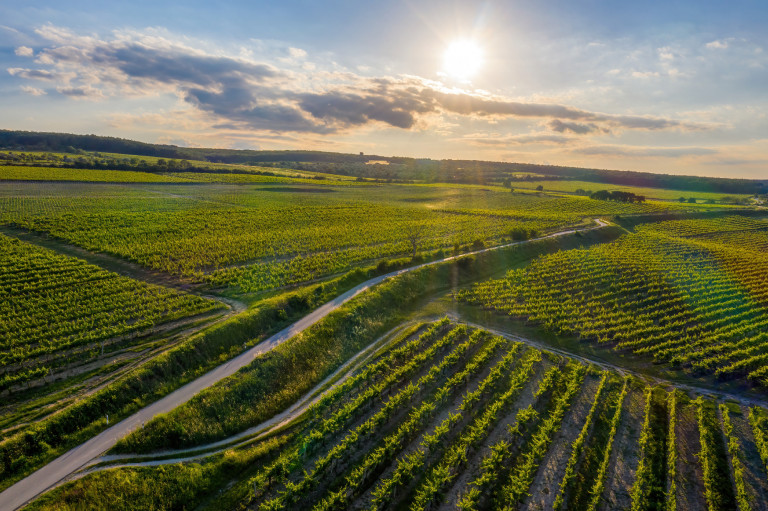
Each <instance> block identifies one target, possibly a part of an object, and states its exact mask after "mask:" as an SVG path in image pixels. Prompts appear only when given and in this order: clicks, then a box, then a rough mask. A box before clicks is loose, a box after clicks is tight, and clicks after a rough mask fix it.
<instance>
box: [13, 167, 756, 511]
mask: <svg viewBox="0 0 768 511" xmlns="http://www.w3.org/2000/svg"><path fill="white" fill-rule="evenodd" d="M150 159H151V158H150ZM151 160H152V161H151V162H150V161H149V160H147V162H146V164H144V163H142V162H141V161H140V162H139V164H137V165H134V164H133V163H132V164H131V165H129V167H131V168H133V167H135V168H136V170H111V171H110V170H99V169H83V168H79V169H78V168H69V167H67V168H64V167H60V168H54V167H50V168H49V167H25V166H22V165H16V166H8V167H2V168H0V229H1V231H0V249H2V250H0V343H2V348H1V349H0V357H2V358H1V360H2V364H0V367H2V373H1V374H0V392H2V393H3V395H4V396H6V397H7V402H6V403H4V404H3V406H2V407H1V408H0V414H1V415H0V432H1V434H2V435H3V436H2V437H1V438H0V488H8V487H9V486H11V485H12V484H13V483H14V482H16V481H19V480H20V479H22V478H23V477H25V476H27V475H29V474H31V473H33V472H34V470H36V469H38V468H40V467H41V466H43V465H45V464H46V463H48V462H51V460H54V459H56V458H57V457H58V456H60V455H62V454H64V453H66V452H67V451H68V450H69V449H71V448H72V447H76V446H78V445H80V444H81V443H82V442H84V441H86V440H88V439H90V438H94V436H95V435H97V434H98V433H99V432H101V431H104V430H105V429H106V428H108V427H110V426H111V425H112V422H111V421H118V422H119V421H122V419H124V418H126V417H130V416H132V415H131V414H134V413H137V412H140V411H143V410H146V407H147V406H148V405H150V404H151V403H153V402H155V401H157V400H159V399H161V398H162V399H165V398H166V397H169V396H170V395H171V393H172V392H173V391H174V390H175V389H178V388H179V387H181V386H182V385H184V384H185V383H187V382H190V381H192V380H195V379H196V378H198V377H200V376H201V375H204V374H207V372H208V371H211V370H212V369H216V368H217V367H219V368H220V367H222V364H223V363H224V362H226V361H228V360H230V359H232V358H233V357H236V356H237V355H239V354H241V353H243V352H244V351H246V350H250V349H251V348H258V347H259V346H260V343H261V342H262V341H263V340H265V339H267V337H268V336H271V335H273V334H274V333H276V332H278V331H279V330H280V329H282V328H284V327H286V326H289V325H290V324H291V323H292V322H294V321H298V320H300V319H302V318H303V317H304V316H305V315H307V314H309V313H310V312H312V311H313V310H315V309H317V308H318V307H319V306H320V305H322V304H323V303H326V302H327V301H329V300H332V299H334V298H336V297H337V296H338V295H339V294H341V293H343V292H344V291H346V290H348V289H350V288H351V287H353V286H356V285H358V284H360V283H362V282H363V281H365V280H366V279H369V278H371V277H375V276H377V275H383V274H385V273H388V272H390V271H392V270H395V269H401V268H407V267H409V266H414V265H416V264H418V263H420V262H425V261H435V262H436V263H437V261H438V260H440V259H442V258H444V257H448V256H452V255H458V256H461V255H462V254H464V253H466V252H477V251H482V249H484V248H488V247H497V246H500V245H507V244H510V245H511V246H509V247H506V248H504V249H502V250H497V251H491V252H485V253H480V252H478V253H476V254H473V255H472V256H466V257H462V258H460V259H458V260H455V261H448V262H443V263H439V264H435V265H434V266H430V267H426V268H424V269H420V270H415V271H412V272H407V273H405V274H403V275H401V276H399V277H395V278H390V279H386V280H385V281H384V282H383V283H381V284H378V285H377V286H375V287H374V288H372V289H370V290H368V291H367V292H365V293H364V294H363V295H362V296H361V297H359V298H355V299H354V300H353V301H352V302H350V303H349V304H348V305H343V306H340V309H339V310H336V311H335V312H333V313H332V314H331V315H330V316H328V317H327V318H326V319H323V320H320V322H319V324H317V325H312V326H311V327H305V330H303V331H302V332H301V333H300V334H298V335H295V336H293V337H290V338H286V339H285V341H286V342H285V343H284V344H279V345H275V346H273V347H271V348H269V351H268V352H265V353H263V354H261V355H258V356H257V357H256V359H254V360H253V361H249V362H248V363H247V364H246V365H245V367H242V369H241V370H240V371H238V372H234V374H229V375H228V376H227V377H226V378H223V379H221V380H220V381H216V382H214V383H211V384H210V385H208V386H207V387H205V388H203V389H201V390H198V391H197V393H196V394H195V395H194V396H193V397H191V398H188V399H189V400H188V401H182V402H179V403H177V404H174V405H173V407H171V408H168V409H166V410H165V411H164V412H163V413H162V414H160V415H155V416H149V417H147V418H146V419H142V422H141V427H140V428H139V429H135V430H132V431H126V432H124V433H122V434H121V435H122V436H119V437H115V440H114V441H115V442H116V443H115V444H113V445H112V447H111V448H110V449H111V450H110V451H109V452H110V456H111V457H113V458H114V461H113V460H111V458H104V460H105V461H102V464H103V466H101V465H98V466H97V467H95V468H90V469H88V470H86V472H84V473H80V474H77V475H76V476H75V480H73V481H71V482H68V483H66V484H63V485H62V486H60V487H57V488H55V489H54V490H52V491H51V492H49V493H48V494H47V495H45V496H44V497H43V498H42V499H39V500H38V501H36V502H34V503H33V504H31V506H30V509H182V508H183V509H188V508H195V507H199V508H201V509H296V508H304V507H309V508H312V509H405V508H408V509H414V510H415V509H440V508H442V509H456V508H459V509H530V510H535V509H600V510H603V509H619V508H621V509H661V508H664V509H669V510H674V509H685V510H691V509H704V508H708V509H739V510H740V511H741V510H747V509H765V506H764V505H763V504H764V503H765V502H768V499H766V498H765V496H768V475H767V474H768V469H767V468H766V467H767V466H768V412H766V410H765V409H764V408H763V407H764V405H765V402H764V401H762V399H761V397H760V396H762V394H761V392H763V389H764V388H765V387H767V386H768V356H767V355H765V352H766V351H768V344H766V343H767V342H768V337H766V327H768V310H766V308H767V307H768V277H766V275H768V221H767V220H766V219H764V218H761V217H759V216H755V214H754V213H752V214H749V213H744V211H743V210H744V208H736V207H733V206H728V205H720V204H716V205H712V204H701V203H700V204H692V203H687V202H686V203H680V202H676V201H655V200H648V201H647V202H644V203H636V204H631V203H630V204H628V203H619V202H611V201H603V200H594V199H590V198H588V197H583V196H576V195H563V194H558V193H556V192H554V193H547V192H548V190H547V188H546V187H545V191H544V192H542V193H540V192H535V191H527V190H525V191H521V190H518V189H515V190H514V191H512V192H510V191H509V189H507V188H504V187H500V186H492V185H486V186H484V185H473V184H451V185H448V184H440V183H417V184H408V183H383V182H376V181H374V180H355V179H354V178H349V177H346V176H345V177H338V179H337V178H336V177H334V176H332V175H327V176H326V175H322V176H321V175H317V174H315V173H304V174H302V173H298V172H297V173H295V174H291V171H289V170H279V171H278V172H276V173H275V175H271V174H269V173H267V172H271V171H267V170H255V171H253V173H243V172H242V170H241V171H240V172H233V173H221V170H222V169H221V168H218V167H216V166H215V165H214V164H206V165H208V166H207V167H206V170H205V171H202V170H200V169H198V170H197V171H194V167H189V168H192V169H193V170H188V171H184V170H182V169H181V168H182V167H183V165H182V164H181V163H174V164H173V165H168V164H166V167H168V168H169V169H170V167H173V166H176V167H179V168H174V169H173V170H169V171H157V170H151V169H152V167H151V165H155V166H157V165H159V163H158V162H159V161H160V159H151ZM69 161H71V160H69ZM115 161H117V160H115ZM97 163H98V162H97ZM187 164H188V163H187ZM141 165H143V166H144V167H148V168H150V170H151V171H142V170H140V166H141ZM233 167H234V166H233ZM208 170H210V172H208ZM313 174H314V177H313ZM513 186H514V185H513ZM667 192H670V193H677V192H671V191H667ZM597 220H599V221H597ZM612 221H615V222H616V224H620V225H624V226H630V227H628V228H629V229H630V230H629V231H627V230H626V229H625V228H624V227H620V226H619V225H616V224H613V223H612ZM574 231H575V232H574ZM548 234H554V236H552V237H546V238H544V239H540V240H536V238H541V237H545V236H547V235H548ZM521 242H522V243H521ZM510 268H514V269H511V270H509V269H510ZM508 270H509V271H508ZM505 271H508V273H506V276H505V277H503V278H499V276H502V275H504V272H505ZM492 276H493V277H494V278H493V280H485V279H488V278H490V277H492ZM454 299H458V300H459V301H462V302H466V303H465V304H462V305H461V307H462V310H465V309H473V310H477V309H474V308H473V307H469V306H468V305H467V303H468V304H475V305H480V306H482V307H484V308H486V309H492V310H495V311H497V312H499V313H500V314H503V315H505V316H509V317H511V318H512V319H513V320H515V321H518V320H519V321H520V322H524V323H525V324H526V325H527V327H529V328H532V329H534V330H535V331H538V330H541V333H542V334H543V333H544V331H546V332H548V334H547V335H555V336H561V337H563V338H568V339H570V340H572V341H574V342H573V344H571V346H572V348H569V349H570V351H568V350H566V351H560V352H558V353H551V352H548V351H546V349H545V348H544V347H542V346H543V344H527V341H526V339H517V338H514V337H503V336H501V335H500V334H498V333H491V332H489V331H486V330H483V329H482V327H481V326H469V325H466V324H463V323H457V322H452V321H449V320H447V319H443V320H440V321H436V322H435V321H434V318H435V317H439V316H438V314H440V315H442V314H443V311H445V310H446V309H445V307H447V306H446V305H445V304H446V303H447V302H449V301H450V302H451V303H452V304H454V305H455V302H453V300H454ZM424 303H429V304H431V305H430V306H432V307H435V311H438V310H439V312H431V313H430V314H429V315H424V316H419V317H429V318H430V319H429V322H428V323H419V324H418V326H416V323H415V321H416V320H413V314H416V315H417V316H418V314H420V313H419V312H418V310H417V309H416V308H417V307H422V306H423V305H424ZM441 304H442V305H441ZM225 309H228V310H226V311H225ZM430 310H431V309H430ZM451 310H453V309H451ZM403 322H406V323H403ZM412 322H413V323H412ZM404 324H405V325H410V326H408V327H407V328H406V327H402V328H401V326H402V325H404ZM397 325H401V326H397ZM390 329H392V330H391V331H397V332H399V333H398V334H396V335H392V336H389V335H390V334H385V333H386V332H387V331H390ZM270 339H271V338H270ZM382 339H383V340H384V341H385V342H383V344H382V343H381V340H382ZM270 342H272V341H269V342H267V343H264V344H269V343H270ZM281 343H282V341H281ZM582 344H583V345H585V346H589V348H590V349H589V350H586V349H585V350H584V352H583V353H581V352H580V350H579V348H578V346H579V345H582ZM574 345H575V347H573V346H574ZM374 348H375V349H374ZM369 350H373V351H370V352H369ZM600 350H603V352H604V353H609V351H608V350H611V351H610V352H612V353H616V352H618V353H622V354H625V355H632V356H633V357H634V360H636V361H638V360H639V361H645V362H644V363H645V364H646V366H648V367H650V365H651V362H653V363H655V364H656V365H655V366H654V367H656V368H657V369H658V370H657V371H654V372H653V374H654V375H658V374H659V372H662V373H663V377H665V378H668V379H669V381H664V380H658V379H656V380H654V379H652V378H651V379H648V378H647V375H644V373H643V371H642V370H640V371H639V372H637V373H633V372H628V371H627V370H626V369H625V368H622V367H619V366H614V365H610V364H604V363H595V362H591V361H590V360H591V359H590V358H589V357H591V356H592V355H593V354H595V353H597V354H598V355H599V354H600V353H601V351H600ZM580 355H586V356H587V358H582V357H581V356H580ZM347 365H349V367H347ZM636 367H642V363H640V365H638V363H635V364H634V365H633V366H632V368H633V370H635V368H636ZM664 371H666V372H664ZM678 376H680V378H683V380H684V381H685V382H687V383H692V384H693V386H691V385H689V386H687V387H686V386H677V384H676V383H675V382H674V381H672V379H673V378H676V377H678ZM702 381H703V382H705V383H706V384H707V385H705V386H704V387H696V386H695V385H696V384H698V383H700V382H702ZM721 382H728V384H729V387H728V388H729V391H734V392H736V394H718V393H717V392H715V393H713V394H712V393H708V392H707V389H713V388H716V385H717V384H718V383H721ZM747 388H748V390H749V392H748V394H749V396H750V398H749V399H746V398H745V399H743V400H741V399H740V398H739V392H740V390H739V389H747ZM733 389H736V390H733ZM294 409H295V410H298V411H291V412H290V413H291V415H289V416H288V417H289V418H288V419H279V418H280V417H281V416H282V415H283V414H286V413H288V410H294ZM278 420H282V421H283V422H279V423H278V425H277V426H270V428H271V429H268V430H266V431H268V432H267V434H266V435H265V436H255V435H256V433H251V431H252V430H254V428H256V429H258V428H259V427H262V425H263V424H272V422H271V421H278ZM201 452H203V454H200V453H201ZM188 456H192V458H193V459H192V460H190V461H188V462H182V463H179V462H178V459H184V458H186V457H188ZM158 457H159V458H163V457H167V458H168V460H162V459H157V458H158ZM64 458H66V456H65V457H64ZM144 460H147V461H146V462H145V461H144ZM96 461H98V459H97V460H96ZM124 464H127V466H123V465H124ZM134 464H135V465H136V466H131V465H134ZM155 464H159V466H157V467H155V466H154V465H155ZM103 469H106V470H103ZM89 471H92V472H93V473H90V472H89Z"/></svg>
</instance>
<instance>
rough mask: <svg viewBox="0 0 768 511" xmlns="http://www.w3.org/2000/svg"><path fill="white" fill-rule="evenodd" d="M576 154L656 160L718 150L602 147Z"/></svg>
mask: <svg viewBox="0 0 768 511" xmlns="http://www.w3.org/2000/svg"><path fill="white" fill-rule="evenodd" d="M572 152H573V153H576V154H583V155H587V156H631V157H655V158H679V157H682V156H706V155H710V154H717V153H718V151H717V150H716V149H712V148H709V147H647V146H618V145H600V146H587V147H580V148H578V149H574V150H573V151H572Z"/></svg>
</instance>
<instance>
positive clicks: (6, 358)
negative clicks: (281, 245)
mask: <svg viewBox="0 0 768 511" xmlns="http://www.w3.org/2000/svg"><path fill="white" fill-rule="evenodd" d="M0 297H3V298H2V300H0V318H2V321H0V367H1V368H2V375H0V391H4V390H7V389H9V388H11V387H14V386H19V385H21V384H23V383H25V382H28V381H29V380H33V379H39V378H43V377H45V376H47V375H49V374H50V373H51V372H53V371H55V370H56V369H57V368H60V367H63V366H66V365H68V364H71V363H72V362H73V361H77V360H86V359H93V358H98V355H99V351H100V350H101V351H102V352H103V343H104V342H105V341H110V342H109V344H115V343H116V342H119V341H122V343H121V345H122V347H124V346H125V345H127V344H130V341H131V335H130V334H135V333H138V332H142V331H145V330H147V329H149V328H151V327H153V326H155V325H158V324H162V323H167V322H170V321H173V320H176V319H180V318H184V317H188V316H194V315H198V314H201V313H204V312H208V311H211V310H213V309H215V308H219V307H220V305H219V304H217V303H216V302H213V301H211V300H207V299H204V298H201V297H198V296H195V295H190V294H186V293H181V292H178V291H173V290H169V289H167V288H163V287H160V286H154V285H151V284H146V283H144V282H138V281H135V280H133V279H129V278H126V277H123V276H120V275H117V274H115V273H111V272H108V271H105V270H103V269H101V268H99V267H97V266H93V265H91V264H88V263H86V262H85V261H83V260H80V259H75V258H72V257H67V256H63V255H60V254H57V253H55V252H52V251H50V250H46V249H44V248H40V247H37V246H34V245H31V244H29V243H25V242H22V241H19V240H17V239H13V238H9V237H7V236H4V235H2V234H0ZM115 347H116V346H110V347H109V350H108V351H109V352H110V353H112V352H114V350H115Z"/></svg>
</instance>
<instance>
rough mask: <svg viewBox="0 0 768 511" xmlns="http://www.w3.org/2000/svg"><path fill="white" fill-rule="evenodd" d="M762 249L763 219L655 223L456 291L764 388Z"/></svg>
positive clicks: (766, 244)
mask: <svg viewBox="0 0 768 511" xmlns="http://www.w3.org/2000/svg"><path fill="white" fill-rule="evenodd" d="M735 238H738V240H739V244H738V245H735V244H734V241H735ZM766 248H768V222H766V221H765V220H761V219H747V218H743V217H724V218H720V219H717V220H684V221H669V222H660V223H655V224H648V225H644V226H640V227H638V228H637V232H635V233H631V234H627V235H625V236H624V237H622V238H620V239H619V240H617V241H616V242H614V243H611V244H606V245H601V246H598V247H592V248H589V249H586V250H572V251H567V252H561V253H558V254H553V255H550V256H546V257H543V258H541V259H538V260H536V261H534V262H533V263H532V264H531V265H530V266H529V267H527V268H525V269H519V270H513V271H511V272H510V273H508V274H507V276H506V277H505V278H504V279H501V280H492V281H489V282H486V283H481V284H477V285H475V286H474V287H473V288H472V289H471V290H470V291H465V292H462V293H460V294H459V297H460V298H461V299H462V300H466V301H469V302H472V303H477V304H479V305H482V306H484V307H489V308H492V309H494V310H497V311H499V312H502V313H504V314H507V315H509V316H511V317H515V318H520V319H521V320H524V321H527V322H533V323H536V324H540V325H542V326H543V327H544V328H546V329H548V330H550V331H553V332H556V333H557V334H560V335H565V336H578V337H579V338H580V339H583V340H589V341H593V342H597V343H599V344H600V345H602V346H604V347H606V348H613V349H617V350H626V351H631V352H633V353H636V354H643V355H646V356H648V357H653V359H654V360H655V361H656V362H664V363H666V364H672V365H674V366H680V367H683V368H685V369H688V370H690V371H692V372H707V373H713V374H715V375H717V376H718V377H721V378H734V377H746V378H747V379H749V380H752V381H754V382H755V383H759V384H761V385H768V381H767V380H766V375H768V372H767V371H768V355H766V354H765V349H766V346H768V344H766V342H768V337H767V336H766V333H765V326H766V325H768V310H766V306H767V305H768V299H767V298H768V295H767V294H766V292H768V280H766V275H767V274H766V269H767V268H768V251H767V250H766Z"/></svg>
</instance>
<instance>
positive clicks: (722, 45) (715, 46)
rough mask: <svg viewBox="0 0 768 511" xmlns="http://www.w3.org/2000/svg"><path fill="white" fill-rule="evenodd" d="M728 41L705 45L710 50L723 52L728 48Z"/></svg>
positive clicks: (722, 40)
mask: <svg viewBox="0 0 768 511" xmlns="http://www.w3.org/2000/svg"><path fill="white" fill-rule="evenodd" d="M728 43H729V39H720V40H715V41H712V42H709V43H707V44H705V45H704V46H706V47H707V48H709V49H710V50H724V49H726V48H728Z"/></svg>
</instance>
